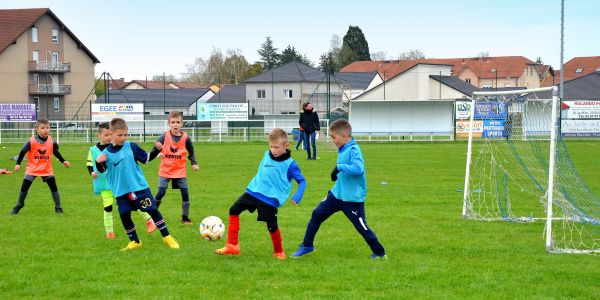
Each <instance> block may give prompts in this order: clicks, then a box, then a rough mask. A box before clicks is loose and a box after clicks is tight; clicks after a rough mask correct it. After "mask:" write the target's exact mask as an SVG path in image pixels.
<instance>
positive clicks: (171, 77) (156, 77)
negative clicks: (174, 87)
mask: <svg viewBox="0 0 600 300" xmlns="http://www.w3.org/2000/svg"><path fill="white" fill-rule="evenodd" d="M163 79H164V80H165V82H175V81H177V78H175V75H172V74H169V75H154V76H152V81H163Z"/></svg>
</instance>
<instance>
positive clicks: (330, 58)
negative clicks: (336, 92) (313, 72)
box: [319, 51, 339, 74]
mask: <svg viewBox="0 0 600 300" xmlns="http://www.w3.org/2000/svg"><path fill="white" fill-rule="evenodd" d="M319 69H321V71H323V72H325V73H330V74H331V73H334V72H337V71H339V68H338V65H337V61H336V58H335V54H334V52H333V51H329V52H327V53H323V54H321V58H320V62H319Z"/></svg>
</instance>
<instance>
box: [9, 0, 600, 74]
mask: <svg viewBox="0 0 600 300" xmlns="http://www.w3.org/2000/svg"><path fill="white" fill-rule="evenodd" d="M33 7H48V8H50V9H51V10H52V11H53V12H54V13H55V14H56V15H57V16H58V18H59V19H61V20H62V21H63V23H65V24H66V26H67V27H69V28H70V29H71V31H73V32H74V33H75V35H76V36H77V37H78V38H79V39H80V40H81V41H82V42H83V43H84V44H85V45H86V46H87V47H88V48H89V49H90V50H91V51H92V53H94V55H95V56H96V57H98V59H99V60H100V61H101V63H100V64H98V65H97V66H96V73H97V74H101V73H102V72H105V71H106V72H110V73H111V75H112V76H113V78H120V77H124V78H125V79H126V80H132V79H144V78H145V77H146V76H148V78H151V77H152V76H153V75H157V74H162V73H163V72H164V73H166V74H167V75H169V74H172V75H175V76H176V77H179V76H181V74H182V73H185V72H186V71H187V68H186V65H188V64H192V63H193V62H194V61H195V58H196V57H202V58H208V56H209V55H210V53H211V50H212V49H213V47H214V48H219V49H221V51H222V52H223V53H225V51H226V50H227V49H239V50H241V52H242V54H243V55H244V56H245V57H246V59H247V60H248V61H249V62H250V63H252V62H255V61H257V60H258V59H259V57H258V54H257V50H258V49H259V47H260V45H261V44H262V43H263V42H264V41H265V37H266V36H270V37H271V39H272V40H273V42H274V45H275V47H277V48H279V50H280V51H281V50H282V49H283V48H285V47H286V46H287V45H292V46H294V47H295V48H296V50H298V51H299V52H300V53H301V54H305V55H306V56H307V57H308V58H309V59H310V60H311V61H313V62H314V63H315V65H317V64H318V60H319V56H320V55H321V54H322V53H324V52H326V51H327V50H328V49H329V47H330V41H331V37H332V36H333V35H334V34H337V35H339V37H340V38H342V37H343V36H344V34H345V33H346V31H347V30H348V26H350V25H353V26H359V27H360V28H361V29H362V31H363V33H364V34H365V37H366V39H367V42H368V43H369V49H370V52H371V53H375V52H378V51H384V52H386V53H387V54H388V56H390V57H392V58H395V57H397V56H398V54H400V53H402V52H404V51H407V50H410V49H420V50H421V51H423V52H424V53H425V55H426V56H427V57H434V58H449V57H472V56H476V55H477V54H479V53H480V52H488V53H489V54H490V56H507V55H522V56H525V57H527V58H529V59H531V60H534V61H535V60H536V58H537V57H541V58H542V60H543V61H544V63H546V64H551V65H553V66H554V68H555V69H559V68H560V0H503V1H483V0H481V1H476V0H469V1H467V0H455V1H445V0H420V1H414V0H411V1H404V0H395V1H355V0H345V1H333V0H332V1H323V0H320V1H314V0H303V1H282V0H280V1H275V0H268V1H221V2H219V1H199V0H198V1H178V0H172V1H156V0H146V1H141V0H128V1H117V0H96V1H84V0H71V1H68V0H63V1H58V0H55V1H53V0H46V1H43V0H21V1H15V0H0V8H33ZM598 28H600V1H596V0H565V55H564V60H565V62H566V61H567V60H569V59H571V58H573V57H576V56H599V55H600V39H599V38H598V31H597V30H598Z"/></svg>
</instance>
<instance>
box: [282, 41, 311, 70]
mask: <svg viewBox="0 0 600 300" xmlns="http://www.w3.org/2000/svg"><path fill="white" fill-rule="evenodd" d="M290 61H299V62H301V63H303V64H307V65H309V66H310V65H312V62H311V61H310V60H309V59H308V58H307V57H306V55H300V53H298V51H296V48H294V47H292V46H290V45H288V46H287V47H286V48H285V49H283V51H281V55H279V66H281V65H285V64H287V63H289V62H290Z"/></svg>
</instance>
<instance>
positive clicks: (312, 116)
mask: <svg viewBox="0 0 600 300" xmlns="http://www.w3.org/2000/svg"><path fill="white" fill-rule="evenodd" d="M298 123H299V124H300V127H302V128H304V143H305V146H306V153H307V154H308V159H310V160H315V159H317V145H316V144H315V138H316V136H317V132H319V131H321V126H320V125H319V115H318V114H317V113H316V112H315V111H314V108H313V106H312V104H310V103H308V102H307V103H306V106H304V112H303V113H301V114H300V121H299V122H298ZM311 145H312V156H311V153H310V146H311Z"/></svg>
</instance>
